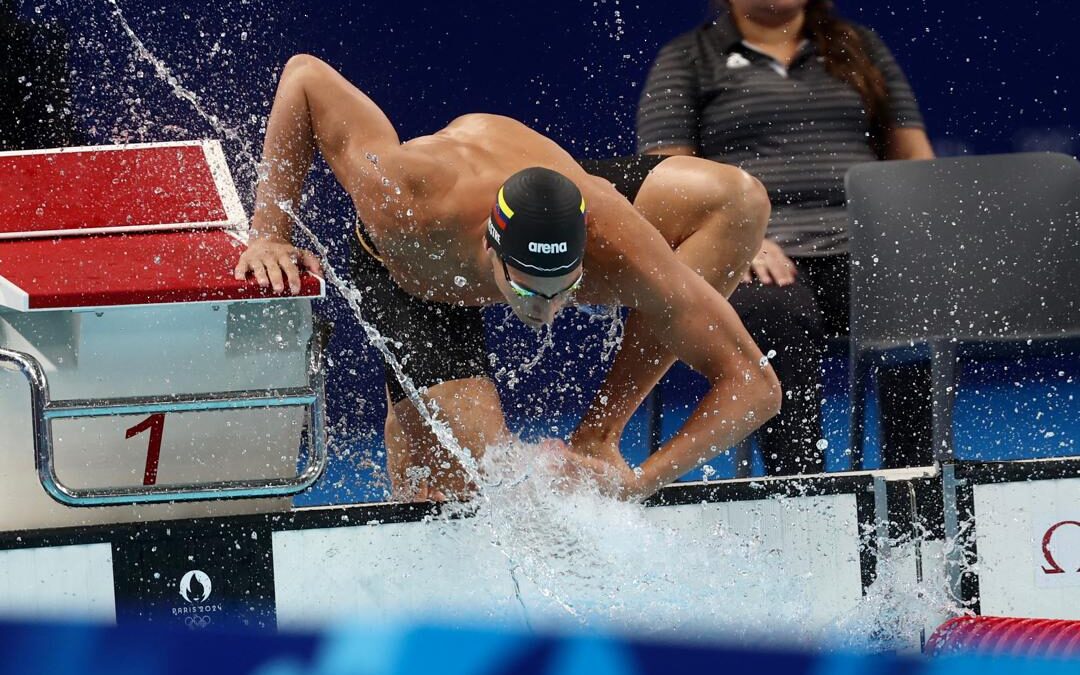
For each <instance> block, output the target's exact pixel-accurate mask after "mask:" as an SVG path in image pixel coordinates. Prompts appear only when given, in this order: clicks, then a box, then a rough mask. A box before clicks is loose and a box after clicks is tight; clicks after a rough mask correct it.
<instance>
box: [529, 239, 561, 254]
mask: <svg viewBox="0 0 1080 675" xmlns="http://www.w3.org/2000/svg"><path fill="white" fill-rule="evenodd" d="M567 248H568V247H567V245H566V242H565V241H560V242H555V243H553V244H547V243H541V242H536V241H530V242H529V253H566V251H567Z"/></svg>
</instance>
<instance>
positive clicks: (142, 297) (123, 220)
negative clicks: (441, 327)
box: [0, 142, 323, 311]
mask: <svg viewBox="0 0 1080 675" xmlns="http://www.w3.org/2000/svg"><path fill="white" fill-rule="evenodd" d="M244 221H245V216H244V210H243V208H242V207H241V205H240V200H239V198H238V196H237V194H236V188H235V187H234V186H233V182H232V177H231V176H230V174H229V170H228V166H227V164H226V163H225V158H224V155H223V154H222V152H221V147H220V145H219V144H218V143H216V142H201V143H200V142H191V143H164V144H146V145H132V146H104V147H100V148H67V149H61V150H43V151H30V152H5V153H0V306H6V307H10V308H13V309H17V310H21V311H31V310H42V309H53V310H55V309H93V308H96V307H113V306H117V305H156V304H163V303H178V302H228V301H235V300H250V299H259V298H270V297H280V296H275V295H274V294H273V293H272V292H268V291H266V290H264V289H262V288H260V287H259V285H258V284H257V283H256V282H255V281H254V280H253V279H250V278H249V279H247V280H245V281H237V280H235V279H234V278H233V269H234V268H235V266H236V261H237V259H238V258H239V256H240V253H241V251H242V250H243V244H241V243H240V242H239V241H238V240H237V238H236V237H234V236H233V235H232V234H231V233H230V232H228V231H227V229H235V228H237V227H239V226H242V225H243V224H244ZM322 294H323V282H322V280H321V279H318V278H316V277H314V276H312V275H309V274H304V275H303V277H302V288H301V292H300V295H301V296H304V297H319V296H321V295H322Z"/></svg>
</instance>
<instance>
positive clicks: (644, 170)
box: [235, 55, 781, 499]
mask: <svg viewBox="0 0 1080 675" xmlns="http://www.w3.org/2000/svg"><path fill="white" fill-rule="evenodd" d="M316 149H317V150H318V151H319V152H320V153H321V154H322V156H323V157H324V158H325V160H326V161H327V162H328V164H329V165H330V168H331V169H332V171H333V173H334V175H335V177H336V178H337V180H338V182H339V183H340V184H341V186H342V187H343V188H344V189H345V190H346V191H347V192H348V194H349V196H350V197H351V198H352V201H353V204H354V205H355V208H356V212H357V215H358V220H357V225H356V227H355V231H354V232H352V233H351V237H353V238H354V242H353V243H354V246H353V255H352V262H351V267H352V269H351V272H352V275H353V281H354V283H355V285H356V287H357V288H358V289H359V290H360V292H361V293H362V294H363V299H364V303H365V318H366V319H367V320H368V321H371V322H372V323H373V324H374V325H375V326H376V327H377V328H378V330H379V331H380V333H382V334H383V335H386V336H389V337H390V338H392V340H394V341H400V342H401V343H402V346H401V348H400V349H398V350H397V357H398V359H399V360H400V361H402V362H403V363H404V366H405V371H406V373H407V374H408V375H409V377H410V378H411V379H412V381H413V383H414V384H415V386H416V387H417V388H418V389H419V390H420V391H421V392H422V394H423V396H425V397H426V398H427V399H428V400H430V401H432V402H434V403H435V404H436V405H437V407H438V410H439V415H440V417H441V418H442V419H443V420H444V421H445V422H447V423H448V424H449V425H450V427H451V429H452V430H453V432H454V435H455V437H456V438H457V439H458V441H459V442H460V444H461V446H462V447H465V448H469V449H470V451H471V452H472V453H474V456H477V457H478V456H479V453H482V452H483V449H484V448H486V447H488V446H489V445H491V444H493V443H497V442H500V441H504V440H506V439H507V438H509V436H510V434H509V432H508V431H507V429H506V423H505V418H504V416H503V413H502V409H501V407H500V404H499V397H498V394H497V392H496V389H495V384H494V382H493V380H492V379H491V377H490V375H489V374H488V371H487V368H488V367H489V362H488V356H487V353H486V350H485V346H484V332H483V322H482V318H481V314H480V308H482V307H483V306H486V305H493V304H500V303H501V304H506V305H509V306H510V308H511V310H512V311H513V313H514V314H515V315H516V316H517V318H519V319H520V320H521V321H522V322H524V323H525V324H527V325H529V326H531V327H533V328H534V329H538V328H540V327H541V326H543V325H545V324H550V323H551V322H552V321H554V319H555V316H556V315H557V314H558V313H559V311H560V310H561V309H562V308H563V307H565V306H566V305H567V304H569V303H572V302H577V303H583V304H596V305H623V306H627V307H629V308H631V314H630V316H629V318H628V319H627V323H626V326H625V331H624V337H623V343H622V347H621V349H620V352H619V354H618V355H617V357H616V359H615V362H614V363H613V365H612V368H611V371H610V373H609V375H608V377H607V379H606V380H605V382H604V383H603V385H602V386H601V388H600V390H599V391H598V392H597V394H596V397H595V399H594V401H593V403H592V405H591V406H590V408H589V410H588V412H587V413H586V414H585V416H584V418H583V420H582V422H581V424H580V425H579V426H578V428H577V430H576V431H575V432H574V433H573V434H572V436H571V437H570V439H569V440H568V442H566V443H561V442H554V443H551V442H549V443H548V444H547V445H546V447H547V448H549V449H550V450H551V451H552V452H558V453H560V454H561V455H562V456H563V457H564V459H565V460H566V461H565V462H564V463H563V466H564V467H566V468H565V470H566V472H567V473H568V474H571V475H573V476H575V477H585V478H587V479H589V480H595V481H597V482H598V483H599V484H600V485H601V486H602V487H603V489H605V490H606V491H607V492H609V493H610V494H613V495H617V496H619V497H621V498H624V499H641V498H644V497H646V496H648V495H650V494H652V493H653V492H654V491H656V490H657V489H658V488H660V487H662V486H664V485H666V484H668V483H670V482H672V481H674V480H675V479H677V478H678V477H679V476H681V475H682V474H684V473H686V472H687V471H690V470H691V469H693V468H695V467H697V466H698V465H700V464H701V463H703V462H705V461H708V460H710V459H712V458H713V457H715V456H716V455H717V454H718V453H719V452H720V451H721V450H723V449H725V448H728V447H730V446H732V445H734V444H735V443H737V442H738V441H740V440H742V439H743V438H744V437H746V436H747V435H748V434H750V433H751V432H752V431H753V430H754V429H756V428H757V427H758V426H759V425H761V424H762V423H763V422H765V421H766V420H767V419H769V418H770V417H772V416H773V415H775V414H776V413H777V411H778V410H779V408H780V400H781V398H780V387H779V383H778V382H777V379H776V376H775V374H774V373H773V370H772V368H771V367H770V366H769V365H768V364H767V362H766V361H765V360H763V358H762V354H761V351H760V350H759V349H758V348H757V346H756V345H755V344H754V342H753V340H752V339H751V338H750V336H749V334H748V333H747V331H746V329H745V328H744V327H743V325H742V323H741V322H740V320H739V318H738V316H737V315H736V314H735V312H734V311H733V310H732V308H731V306H730V305H729V304H728V302H727V300H726V296H727V295H729V294H730V293H731V291H732V290H733V289H734V287H735V286H736V284H737V283H738V281H739V279H741V278H742V276H743V274H744V272H745V271H746V269H747V267H748V265H749V263H750V260H751V258H752V257H753V255H754V254H755V253H756V252H757V251H758V250H759V248H760V246H761V240H762V237H763V236H764V233H765V227H766V223H767V221H768V217H769V201H768V197H767V196H766V193H765V190H764V188H763V187H762V186H761V184H760V183H758V181H757V180H755V179H754V178H752V177H750V176H749V175H748V174H746V173H744V172H743V171H741V170H739V169H737V168H734V167H730V166H725V165H722V164H718V163H715V162H711V161H708V160H704V159H699V158H694V157H670V158H663V157H659V156H650V157H640V158H631V159H626V160H611V161H608V162H582V163H579V162H578V161H575V159H574V158H573V157H571V156H570V155H569V154H568V153H567V152H566V151H564V150H563V149H562V148H560V147H559V146H558V145H557V144H556V143H555V142H553V141H551V140H550V139H548V138H546V137H545V136H543V135H541V134H539V133H537V132H535V131H533V130H532V129H530V128H529V127H527V126H525V125H524V124H521V123H520V122H517V121H515V120H512V119H510V118H507V117H501V116H497V115H486V114H472V115H465V116H463V117H459V118H457V119H455V120H453V121H452V122H451V123H450V124H449V125H447V126H446V127H445V128H443V129H441V130H440V131H438V132H436V133H434V134H431V135H429V136H421V137H418V138H414V139H412V140H409V141H407V142H404V143H403V142H401V140H400V139H399V138H398V134H397V132H396V131H395V129H394V126H393V124H392V123H391V122H390V120H389V119H387V117H386V115H385V114H384V113H383V112H382V110H380V109H379V107H378V106H377V105H376V104H375V103H374V102H373V101H372V100H371V99H370V98H368V96H367V95H365V94H364V93H363V92H361V91H360V90H359V89H357V88H356V87H355V86H353V85H352V84H350V83H349V82H348V81H347V80H346V79H345V78H344V77H342V76H341V75H340V74H339V73H338V72H337V71H335V70H334V69H333V68H332V67H330V66H329V65H327V64H326V63H324V62H322V61H320V60H318V59H317V58H315V57H312V56H307V55H298V56H294V57H293V58H291V59H290V60H289V61H288V63H287V64H286V66H285V68H284V70H283V72H282V74H281V78H280V81H279V83H278V89H277V93H276V96H275V99H274V104H273V108H272V110H271V113H270V118H269V120H268V122H267V129H266V138H265V142H264V147H263V161H264V163H265V165H266V167H267V169H268V172H267V173H266V175H265V177H264V178H263V179H262V180H261V182H260V183H259V185H258V187H257V191H256V204H255V210H254V213H253V216H252V221H251V231H252V232H251V234H252V237H251V240H250V242H249V247H248V248H247V249H246V250H245V251H244V252H243V254H242V255H241V256H240V260H239V261H238V264H237V266H236V270H235V274H236V276H237V278H244V277H245V276H246V275H248V274H251V275H254V277H255V279H257V280H258V283H259V284H261V285H262V286H264V287H272V288H273V289H274V290H275V291H277V292H285V291H286V288H288V289H290V290H291V291H292V292H294V293H295V292H296V291H297V290H298V289H299V285H300V278H299V275H300V270H301V269H307V270H310V271H311V272H314V273H320V271H321V268H320V262H319V260H318V258H317V256H315V255H314V254H312V253H311V252H309V251H304V250H299V249H297V248H295V247H294V246H293V245H292V243H291V242H290V236H291V224H290V220H289V216H288V215H287V214H286V213H285V212H284V211H283V210H282V208H281V206H280V205H283V204H298V203H299V196H300V192H301V189H302V187H303V183H304V180H305V178H306V176H307V173H308V171H309V170H310V167H311V163H312V159H313V156H314V152H315V150H316ZM676 359H681V360H682V361H684V362H686V363H687V364H689V365H690V366H691V367H692V368H694V369H695V370H696V371H697V372H699V373H701V374H702V375H704V376H705V377H706V378H707V379H708V380H709V383H710V389H709V391H708V393H707V394H706V395H705V397H704V399H703V400H702V402H701V403H700V405H699V406H698V407H697V409H696V410H695V411H694V413H693V414H692V415H691V416H690V418H689V420H687V422H686V424H685V425H684V426H683V427H682V428H681V429H680V430H679V432H678V433H677V434H676V435H675V436H674V437H673V438H671V439H670V440H669V441H668V442H667V443H665V444H664V445H663V447H662V448H660V450H659V451H658V452H656V453H655V454H653V455H652V456H650V457H649V458H648V459H647V460H646V461H645V462H644V463H643V464H642V465H641V466H640V467H638V468H637V470H633V469H631V467H630V466H629V465H628V464H627V462H626V461H625V460H624V459H623V457H622V455H621V454H620V452H619V440H620V437H621V435H622V431H623V427H624V426H625V425H626V423H627V421H628V420H629V418H630V416H631V414H632V413H633V412H634V410H635V409H636V408H637V407H638V406H639V405H640V404H641V402H642V401H643V400H644V398H645V396H646V395H647V394H648V392H649V391H650V390H651V389H652V388H653V387H654V386H655V385H656V384H657V383H658V382H659V381H660V378H661V377H662V376H663V374H664V373H665V372H666V371H667V370H668V368H669V367H670V366H671V365H672V364H673V363H674V361H675V360H676ZM387 397H388V402H389V410H388V413H387V418H386V427H385V429H386V446H387V452H388V458H389V459H388V465H389V473H390V476H391V480H392V482H393V484H394V488H395V494H396V496H397V497H398V498H401V499H410V498H427V497H451V498H463V497H466V496H467V495H468V494H469V493H470V491H471V490H472V489H473V488H472V486H471V485H470V483H469V481H468V478H467V476H466V475H465V473H464V471H463V469H462V468H461V467H460V466H459V464H458V463H457V462H456V461H455V460H454V459H453V458H452V457H450V456H449V453H447V452H446V451H445V450H444V449H443V448H442V447H441V446H440V445H439V443H438V442H437V441H436V439H435V437H434V435H433V434H432V433H431V431H430V430H429V429H428V428H427V426H426V425H425V423H424V421H423V419H422V418H421V416H420V414H419V413H418V412H417V411H416V410H415V409H414V408H413V406H412V404H411V403H410V402H409V401H408V400H407V398H406V394H405V392H404V390H403V389H402V388H401V386H400V384H399V383H398V382H397V380H396V379H395V378H394V376H393V374H392V373H388V374H387ZM478 458H479V457H478ZM417 468H420V469H421V470H422V473H423V474H424V476H425V477H424V479H423V480H422V481H420V482H419V483H416V481H410V480H409V476H410V474H413V475H415V473H416V469H417ZM410 469H411V470H412V471H410ZM416 485H418V486H419V492H417V491H416V490H412V491H411V492H410V488H411V487H415V486H416Z"/></svg>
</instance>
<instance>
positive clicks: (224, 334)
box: [0, 299, 312, 531]
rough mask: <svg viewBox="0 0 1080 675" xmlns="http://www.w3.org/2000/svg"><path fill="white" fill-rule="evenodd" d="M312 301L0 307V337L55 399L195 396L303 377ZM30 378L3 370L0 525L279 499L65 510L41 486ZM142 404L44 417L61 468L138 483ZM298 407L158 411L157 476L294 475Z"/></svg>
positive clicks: (84, 482) (170, 480)
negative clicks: (28, 362)
mask: <svg viewBox="0 0 1080 675" xmlns="http://www.w3.org/2000/svg"><path fill="white" fill-rule="evenodd" d="M311 331H312V323H311V308H310V301H308V300H306V299H303V300H274V301H265V302H243V303H230V304H221V305H216V304H209V303H198V304H179V305H162V306H152V307H123V308H109V309H104V310H98V311H87V312H82V311H57V312H38V313H15V312H4V313H0V346H3V347H7V348H10V349H16V350H19V351H24V352H27V353H29V354H31V355H32V356H34V357H35V358H36V359H37V360H38V361H39V362H40V363H41V364H42V365H43V367H44V369H45V371H46V375H47V377H48V380H49V385H50V389H51V391H50V394H51V397H52V398H53V399H54V400H57V399H89V398H113V397H134V396H146V395H151V394H152V395H169V394H197V393H205V392H221V391H233V390H238V389H262V388H266V389H271V388H286V387H300V386H304V385H305V384H306V383H307V381H308V378H307V349H308V340H309V339H310V336H311ZM30 410H31V408H30V389H29V387H28V385H27V381H26V380H25V379H24V378H23V377H22V376H21V375H20V374H19V373H17V372H11V371H8V370H3V369H0V419H2V420H3V422H4V423H3V424H0V449H2V452H0V485H2V486H3V489H2V490H0V531H10V530H19V529H34V528H46V527H60V526H71V525H86V524H92V523H111V522H125V521H134V520H146V519H153V520H157V519H163V518H183V517H195V516H207V515H224V514H235V513H252V512H258V511H265V510H268V509H273V510H282V509H287V508H288V507H289V505H290V500H289V499H264V500H241V501H225V502H216V503H189V504H182V505H181V504H162V505H152V506H151V505H147V506H110V507H101V508H92V509H82V508H79V509H73V508H72V507H68V506H64V505H61V504H59V503H57V502H55V501H54V500H53V499H52V498H51V497H50V496H49V495H48V494H47V493H46V492H45V490H44V489H43V488H42V486H41V484H40V482H39V480H38V475H37V472H36V470H35V465H34V457H35V454H34V444H33V430H32V426H31V418H30ZM147 418H148V416H147V415H134V416H132V415H125V416H110V417H98V418H75V419H60V420H56V421H54V423H53V433H54V437H55V457H56V467H57V474H58V476H59V477H60V478H61V481H62V482H63V483H64V484H66V485H68V486H69V487H126V486H137V485H142V484H144V480H145V479H146V477H147V476H146V473H147V463H148V462H147V460H148V454H149V453H151V452H152V448H151V446H152V445H153V438H152V436H153V433H152V432H153V431H154V430H153V429H152V425H149V424H148V425H147V427H146V428H145V429H143V430H140V431H137V432H136V433H133V434H131V435H130V437H129V434H128V430H129V429H133V428H135V427H137V426H138V425H139V424H140V422H145V421H146V420H147ZM304 420H305V411H304V409H303V408H299V407H294V408H265V409H254V410H222V411H212V412H188V413H169V414H165V415H164V416H163V418H162V420H161V422H160V424H161V427H162V428H161V432H160V447H159V448H158V454H159V459H158V465H157V472H156V477H155V478H156V484H158V485H168V484H180V483H210V482H214V481H220V480H228V479H258V478H272V477H288V476H292V475H294V473H295V471H296V462H297V448H298V447H299V444H300V440H301V437H302V431H303V428H304Z"/></svg>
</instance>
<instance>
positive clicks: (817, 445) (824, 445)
mask: <svg viewBox="0 0 1080 675" xmlns="http://www.w3.org/2000/svg"><path fill="white" fill-rule="evenodd" d="M814 447H815V448H817V449H818V450H824V449H825V448H827V447H829V442H828V441H827V440H825V439H824V438H819V439H818V441H817V443H814Z"/></svg>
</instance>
